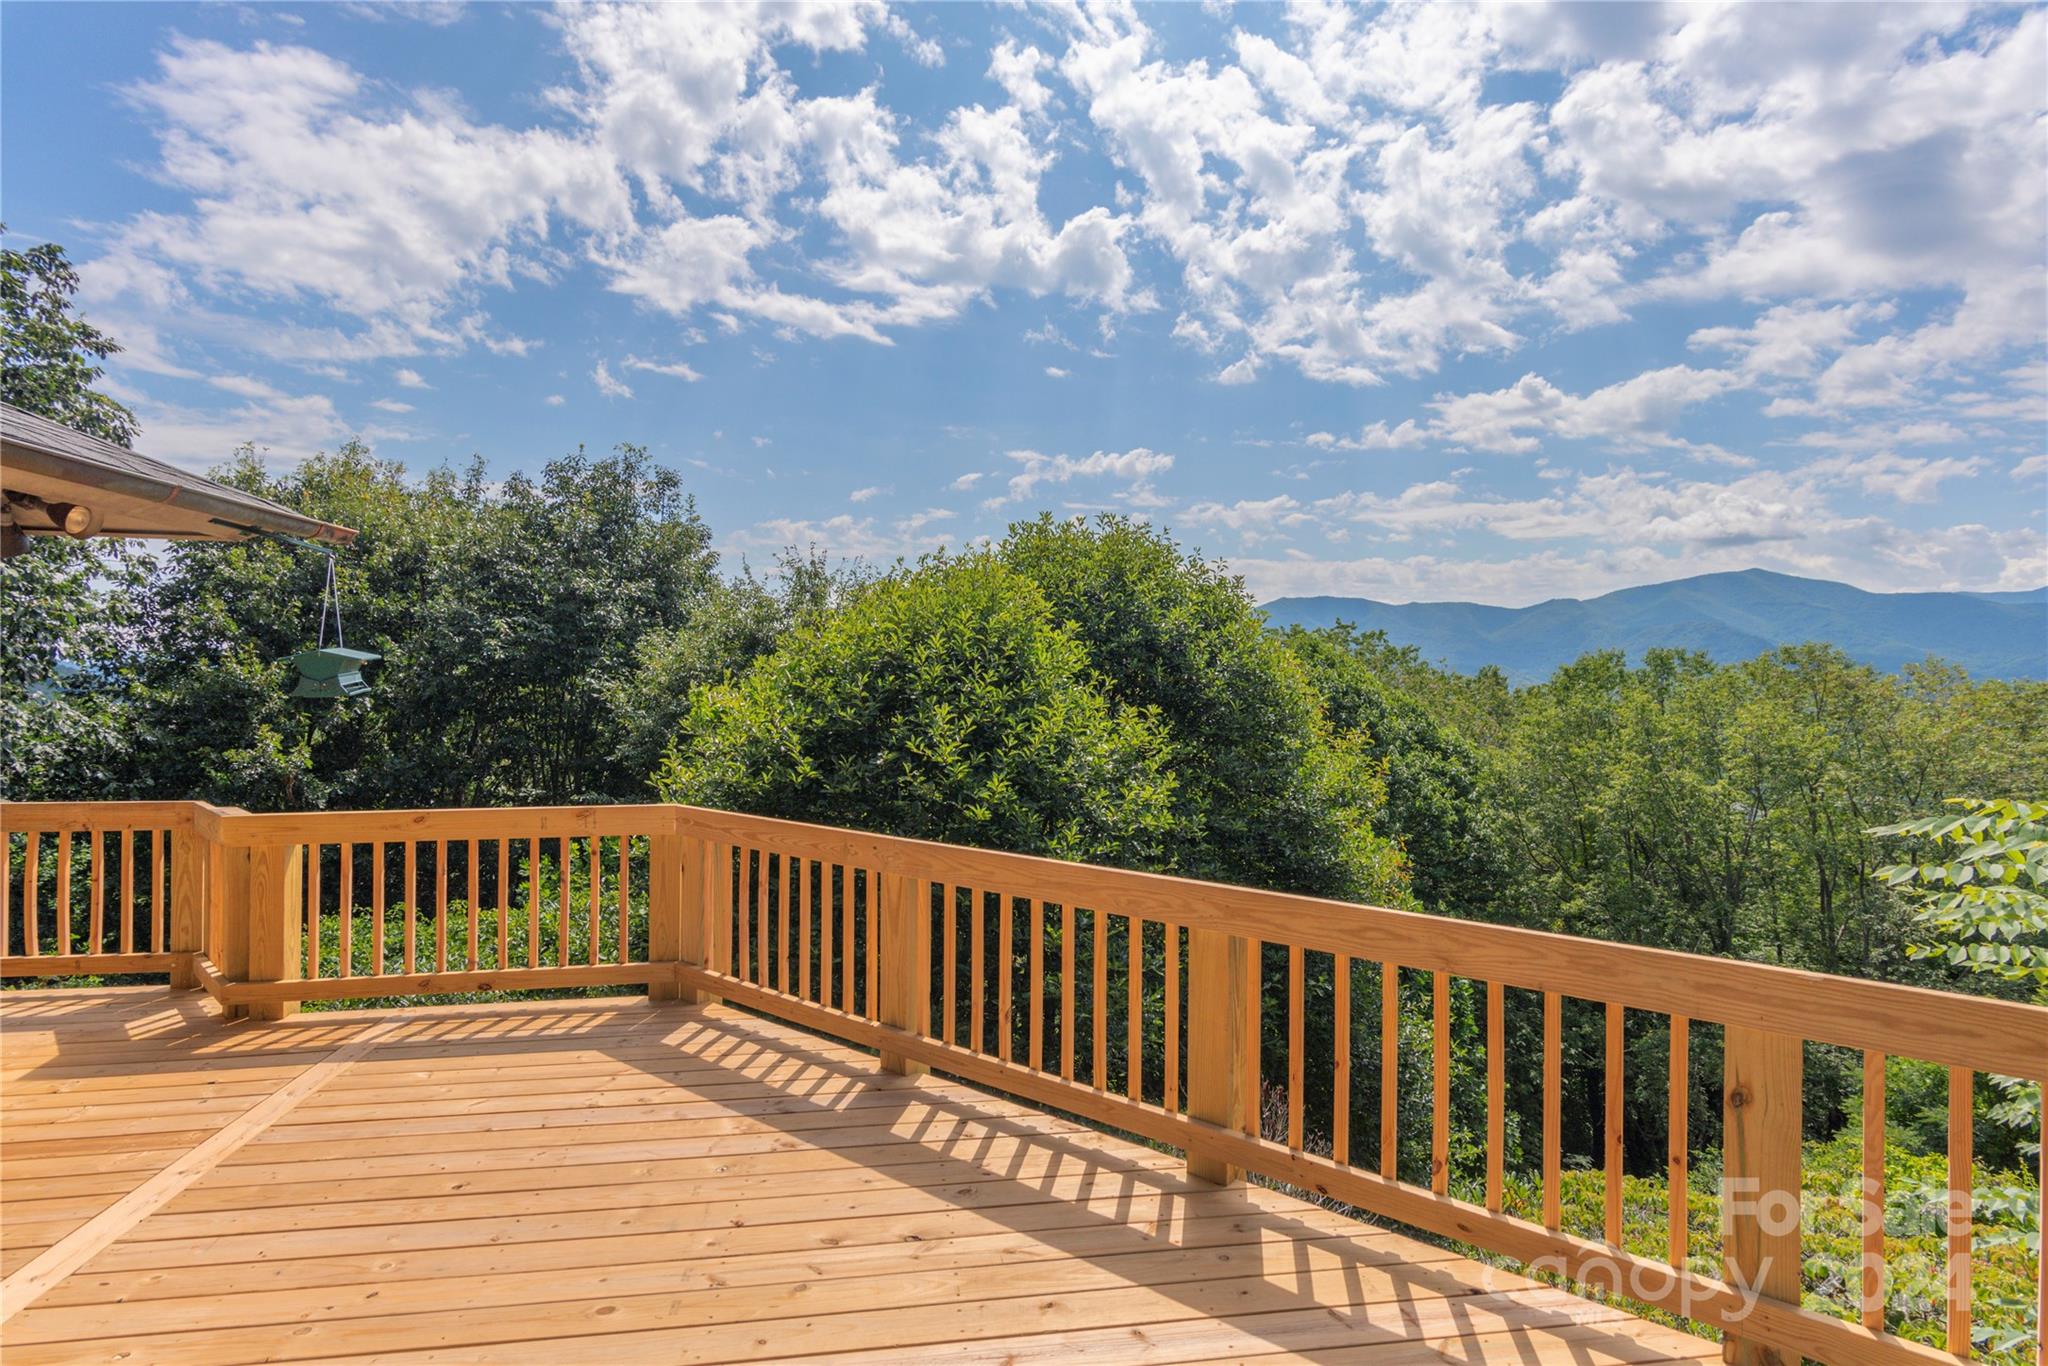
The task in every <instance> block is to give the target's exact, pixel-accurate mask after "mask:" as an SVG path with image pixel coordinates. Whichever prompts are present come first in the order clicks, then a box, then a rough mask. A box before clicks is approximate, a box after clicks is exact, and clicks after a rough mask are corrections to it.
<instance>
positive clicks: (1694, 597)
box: [1266, 569, 2048, 683]
mask: <svg viewBox="0 0 2048 1366" xmlns="http://www.w3.org/2000/svg"><path fill="white" fill-rule="evenodd" d="M1266 616H1267V620H1268V621H1270V622H1271V623H1272V625H1274V626H1276V627H1284V626H1311V627H1314V626H1329V625H1332V624H1334V623H1336V622H1339V621H1344V622H1349V623H1350V624H1351V625H1353V626H1355V627H1357V628H1358V629H1359V630H1361V631H1385V632H1386V633H1387V637H1388V638H1389V639H1390V640H1392V641H1393V642H1394V643H1395V644H1397V645H1413V646H1415V647H1416V649H1417V650H1419V651H1420V652H1421V654H1422V657H1423V658H1424V659H1426V660H1429V661H1430V662H1431V663H1434V664H1439V665H1441V666H1443V667H1446V668H1450V669H1454V670H1456V671H1457V672H1459V673H1471V672H1473V671H1474V670H1476V669H1479V668H1480V667H1482V666H1483V665H1487V664H1496V665H1499V666H1500V668H1501V669H1502V670H1504V671H1505V672H1506V673H1507V675H1508V677H1509V679H1510V680H1511V681H1512V682H1515V683H1533V682H1536V681H1538V680H1540V679H1544V678H1548V677H1549V676H1550V675H1551V673H1552V672H1554V671H1555V670H1556V669H1557V667H1558V666H1559V665H1560V664H1566V663H1569V662H1570V661H1572V660H1574V659H1577V658H1578V657H1579V656H1580V655H1582V654H1585V653H1586V652H1588V651H1590V650H1625V651H1627V652H1628V657H1629V660H1630V662H1632V663H1634V662H1640V660H1641V659H1642V657H1643V652H1644V651H1645V650H1648V649H1653V648H1656V647H1658V646H1671V647H1677V648H1682V649H1688V650H1704V651H1705V652H1706V653H1707V654H1709V655H1710V656H1712V657H1713V658H1714V659H1715V660H1716V661H1719V662H1722V663H1727V662H1731V661H1734V660H1740V659H1748V658H1751V657H1753V656H1755V655H1758V654H1761V653H1762V652H1764V651H1765V650H1769V649H1772V648H1774V647H1776V646H1779V645H1792V644H1797V643H1800V642H1802V641H1825V642H1827V643H1828V644H1831V645H1834V646H1836V647H1837V648H1839V649H1840V650H1842V651H1843V653H1845V654H1847V655H1848V656H1849V657H1850V658H1852V659H1855V660H1857V661H1859V662H1861V663H1864V664H1869V665H1871V666H1873V667H1875V668H1878V669H1883V670H1886V671H1891V670H1895V669H1897V668H1899V667H1900V666H1902V665H1905V664H1909V663H1914V662H1916V661H1919V660H1923V659H1925V658H1927V657H1928V656H1929V655H1936V656H1939V657H1940V658H1942V659H1944V660H1947V661H1949V662H1951V663H1954V664H1960V665H1961V666H1962V667H1963V668H1965V669H1967V670H1968V671H1969V672H1970V674H1971V676H1972V677H1976V678H2037V679H2038V678H2048V588H2034V589H2028V590H2025V591H2021V592H2011V593H1870V592H1866V591H1864V590H1863V589H1861V588H1855V587H1852V586H1850V585H1849V584H1846V583H1831V582H1829V581H1827V580H1825V579H1803V578H1797V577H1795V576H1793V575H1790V574H1775V573H1772V572H1770V571H1768V570H1763V569H1746V570H1742V571H1740V572H1737V573H1728V574H1701V575H1698V576H1697V577H1694V578H1689V579H1674V580H1672V581H1671V582H1669V583H1656V584H1648V585H1645V586H1643V587H1641V588H1624V589H1621V590H1619V591H1617V592H1613V593H1607V594H1603V595H1602V596H1600V597H1597V598H1585V599H1579V598H1552V599H1551V600H1550V601H1548V602H1539V603H1536V604H1535V605H1533V606H1530V607H1489V606H1486V605H1485V604H1483V603H1476V602H1409V603H1387V602H1375V601H1373V600H1372V599H1370V598H1328V597H1315V598H1277V599H1275V600H1274V601H1272V602H1269V603H1267V604H1266Z"/></svg>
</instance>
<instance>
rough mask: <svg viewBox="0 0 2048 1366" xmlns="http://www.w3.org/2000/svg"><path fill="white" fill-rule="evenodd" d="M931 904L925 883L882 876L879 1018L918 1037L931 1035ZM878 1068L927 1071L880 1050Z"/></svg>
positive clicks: (923, 1066)
mask: <svg viewBox="0 0 2048 1366" xmlns="http://www.w3.org/2000/svg"><path fill="white" fill-rule="evenodd" d="M930 907H931V898H930V893H929V892H928V891H927V890H926V884H925V883H924V882H922V881H920V880H918V879H916V878H910V877H905V876H903V875H902V874H900V873H884V874H882V915H881V928H882V944H881V960H882V973H881V977H882V981H881V998H882V999H881V1011H880V1015H881V1021H882V1023H883V1024H885V1025H889V1026H891V1027H893V1028H896V1029H901V1030H905V1031H907V1032H909V1033H912V1034H920V1035H927V1034H930V1033H931V1024H932V1020H931V1016H932V934H931V917H930V914H929V912H930ZM920 912H924V914H920ZM882 1070H883V1071H884V1072H894V1073H896V1074H897V1075H898V1076H904V1077H921V1076H924V1075H925V1074H926V1073H928V1072H930V1071H931V1070H932V1069H931V1067H930V1066H929V1065H928V1064H926V1063H922V1062H917V1061H914V1060H913V1059H910V1058H907V1057H905V1056H904V1055H903V1054H901V1053H894V1052H891V1051H890V1050H888V1049H886V1048H885V1049H883V1050H882Z"/></svg>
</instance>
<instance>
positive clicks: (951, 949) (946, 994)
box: [939, 884, 960, 1043]
mask: <svg viewBox="0 0 2048 1366" xmlns="http://www.w3.org/2000/svg"><path fill="white" fill-rule="evenodd" d="M939 935H940V938H939V946H940V947H939V964H940V967H939V971H940V972H941V973H942V974H943V978H944V989H943V990H942V991H941V992H940V993H939V1006H940V1009H941V1010H942V1011H943V1012H944V1015H945V1018H944V1019H942V1020H940V1021H939V1037H940V1038H941V1039H944V1040H945V1041H946V1042H947V1043H952V1042H953V1033H954V1027H955V1024H956V1022H957V1021H958V1019H959V1015H960V1008H959V1000H960V998H959V988H960V889H959V888H957V887H953V886H951V885H946V884H942V885H941V886H940V887H939Z"/></svg>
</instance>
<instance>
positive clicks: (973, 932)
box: [967, 887, 988, 1053]
mask: <svg viewBox="0 0 2048 1366" xmlns="http://www.w3.org/2000/svg"><path fill="white" fill-rule="evenodd" d="M967 914H968V915H969V916H970V917H971V919H970V920H969V921H968V926H969V930H968V940H967V943H968V951H969V952H970V953H971V954H973V964H972V966H970V967H969V968H968V970H967V984H968V988H969V990H968V998H969V999H968V1006H969V1008H970V1009H971V1010H973V1011H974V1028H973V1029H972V1030H971V1031H970V1033H969V1036H968V1037H969V1040H970V1042H969V1043H968V1047H970V1048H972V1049H973V1050H974V1051H975V1052H977V1053H984V1052H987V1051H988V1050H987V1048H986V1046H985V1045H986V1044H987V1042H988V1040H987V1037H986V1034H987V1028H986V1017H987V1014H988V990H987V979H988V905H987V898H986V897H984V896H983V895H982V894H981V893H980V892H978V891H976V890H974V889H973V888H971V887H970V888H968V889H967Z"/></svg>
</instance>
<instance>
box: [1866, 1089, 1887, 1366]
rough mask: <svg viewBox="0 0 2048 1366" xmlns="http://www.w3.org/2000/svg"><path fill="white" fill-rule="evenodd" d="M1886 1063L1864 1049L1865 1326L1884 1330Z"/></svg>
mask: <svg viewBox="0 0 2048 1366" xmlns="http://www.w3.org/2000/svg"><path fill="white" fill-rule="evenodd" d="M1884 1063H1885V1055H1884V1054H1882V1053H1879V1052H1876V1051H1875V1050H1872V1049H1865V1050H1864V1053H1863V1203H1862V1209H1861V1211H1860V1212H1861V1214H1862V1216H1863V1278H1862V1282H1863V1284H1862V1290H1863V1293H1862V1296H1861V1299H1862V1308H1863V1326H1864V1327H1865V1328H1868V1329H1869V1330H1870V1331H1871V1332H1873V1333H1881V1332H1883V1331H1884V1301H1885V1265H1884V1202H1885V1179H1884V1177H1885V1172H1884V1128H1885V1124H1884V1119H1885V1110H1884Z"/></svg>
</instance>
